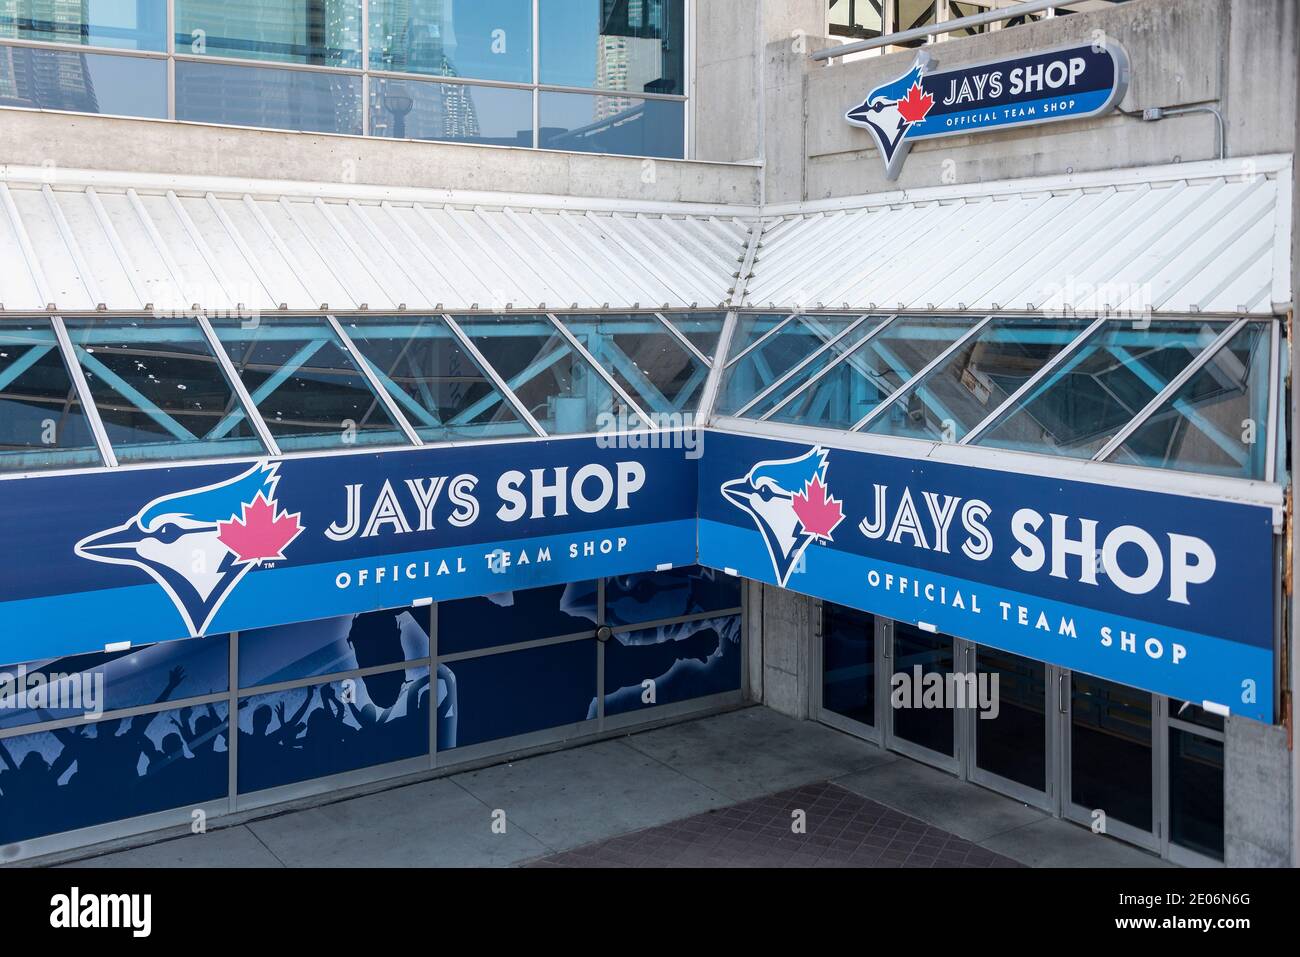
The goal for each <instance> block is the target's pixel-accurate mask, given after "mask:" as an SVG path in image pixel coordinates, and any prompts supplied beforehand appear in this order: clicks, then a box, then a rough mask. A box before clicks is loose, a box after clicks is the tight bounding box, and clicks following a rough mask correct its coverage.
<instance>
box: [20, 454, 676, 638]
mask: <svg viewBox="0 0 1300 957" xmlns="http://www.w3.org/2000/svg"><path fill="white" fill-rule="evenodd" d="M605 445H606V444H602V443H601V442H600V441H598V440H597V439H556V440H551V441H542V442H526V443H502V444H500V445H481V446H469V447H463V448H436V449H420V450H412V451H404V452H386V453H379V454H352V455H335V456H326V457H318V458H317V457H313V458H301V459H290V460H288V461H283V462H242V463H231V464H227V465H205V466H193V467H185V468H152V469H138V470H137V469H123V470H111V471H105V472H98V473H92V474H81V475H67V476H49V477H37V478H28V479H21V480H14V481H9V482H5V483H0V485H2V486H3V493H4V496H5V514H6V520H5V523H4V527H3V530H0V660H3V661H4V662H20V661H28V660H33V659H37V658H45V657H51V656H56V655H66V654H76V653H80V652H88V651H99V650H102V649H103V646H104V645H105V644H110V643H114V642H119V641H131V642H133V643H135V644H143V643H146V642H154V641H162V640H169V639H175V638H186V637H190V636H197V635H203V634H216V633H221V632H229V631H235V630H241V629H249V628H257V627H266V626H272V625H279V624H286V623H289V622H295V621H312V620H316V619H320V618H328V617H332V616H338V615H346V614H352V613H357V612H364V611H372V610H376V609H381V608H396V607H404V606H407V605H410V604H412V603H413V602H416V601H418V600H420V599H423V598H434V599H436V600H443V599H450V598H463V597H468V596H472V595H489V594H496V593H498V592H506V591H513V590H516V589H526V588H532V587H536V586H540V585H549V584H557V583H567V582H573V581H583V580H588V579H595V578H600V577H604V576H609V575H620V574H630V573H633V572H643V571H648V570H653V569H654V568H655V567H656V566H658V565H661V564H664V563H670V564H672V565H674V566H683V565H693V564H694V563H695V495H696V479H695V468H696V464H697V463H696V461H694V460H693V459H690V458H688V457H687V456H686V455H684V454H683V452H682V451H681V449H669V448H666V447H664V448H653V449H619V448H610V447H605Z"/></svg>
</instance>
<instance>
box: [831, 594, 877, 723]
mask: <svg viewBox="0 0 1300 957" xmlns="http://www.w3.org/2000/svg"><path fill="white" fill-rule="evenodd" d="M821 615H822V618H821V624H822V627H821V640H820V641H819V642H816V643H815V645H814V647H816V648H817V649H818V650H819V651H820V654H821V668H820V673H821V676H822V677H821V686H820V693H821V699H820V707H819V718H820V719H821V720H822V721H823V722H825V723H826V724H829V725H831V726H832V727H836V728H839V729H840V730H842V731H848V732H849V733H850V734H856V735H858V736H859V737H863V738H867V739H868V740H871V741H878V740H879V739H880V733H879V731H878V730H877V729H878V728H879V722H878V720H877V718H876V703H877V701H878V700H879V695H878V694H877V688H876V685H877V680H878V679H877V675H878V674H879V669H878V668H877V667H876V655H877V653H878V649H879V647H880V640H879V638H878V631H880V630H882V629H883V622H881V621H880V620H879V619H877V618H876V617H875V616H874V615H871V614H868V613H867V612H864V611H857V610H856V609H853V608H846V607H844V606H843V605H835V604H832V603H831V602H825V603H823V605H822V610H821Z"/></svg>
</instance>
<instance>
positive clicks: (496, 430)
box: [345, 316, 533, 442]
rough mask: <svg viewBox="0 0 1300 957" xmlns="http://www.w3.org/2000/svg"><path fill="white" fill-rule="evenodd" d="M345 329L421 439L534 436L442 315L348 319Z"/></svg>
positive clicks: (441, 440)
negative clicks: (409, 318) (440, 316)
mask: <svg viewBox="0 0 1300 957" xmlns="http://www.w3.org/2000/svg"><path fill="white" fill-rule="evenodd" d="M345 331H346V332H347V334H348V337H349V338H350V339H351V340H352V341H353V342H354V343H355V344H356V347H357V349H358V350H359V351H360V352H361V354H362V355H363V356H364V357H365V359H366V361H367V362H368V363H369V364H370V369H371V371H372V372H373V373H374V374H375V377H376V378H377V379H378V380H379V381H380V382H381V383H382V384H383V386H384V388H386V389H387V390H388V393H389V394H390V395H391V396H392V397H393V398H394V400H396V402H397V404H398V405H399V406H401V408H402V412H403V414H404V415H405V416H406V418H407V421H409V422H410V423H411V424H412V426H413V427H414V428H415V430H416V432H418V433H419V434H420V438H422V439H424V440H425V441H426V442H446V441H450V440H452V439H458V438H472V439H485V438H505V437H508V436H516V435H532V434H533V431H532V429H530V428H529V427H528V424H527V423H526V422H524V421H523V419H522V418H520V416H519V413H518V412H516V411H515V408H514V406H513V405H511V404H510V403H509V402H507V401H506V399H505V397H504V396H503V395H502V394H501V391H500V390H499V389H498V388H497V387H496V385H494V384H493V382H492V380H491V379H490V378H488V376H487V374H486V373H485V372H484V371H483V369H482V367H480V366H479V364H478V362H476V361H475V360H474V358H473V357H472V356H470V355H469V354H468V353H467V352H465V350H464V349H462V348H461V345H460V341H459V340H458V339H456V337H455V336H454V335H453V334H452V331H451V329H450V328H448V326H447V324H446V323H445V322H444V321H443V320H442V319H441V318H439V317H433V316H427V317H424V318H421V319H414V320H410V321H382V322H380V321H373V322H372V321H366V320H348V321H347V323H346V326H345Z"/></svg>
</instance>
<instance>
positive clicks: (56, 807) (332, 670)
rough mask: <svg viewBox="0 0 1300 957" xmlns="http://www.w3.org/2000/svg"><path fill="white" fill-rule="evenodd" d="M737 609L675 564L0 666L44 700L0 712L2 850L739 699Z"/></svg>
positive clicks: (734, 595)
mask: <svg viewBox="0 0 1300 957" xmlns="http://www.w3.org/2000/svg"><path fill="white" fill-rule="evenodd" d="M602 596H603V600H602ZM740 604H741V590H740V583H739V581H738V580H737V579H735V578H731V577H728V576H724V575H722V574H721V573H718V572H713V571H709V570H707V569H702V568H683V569H674V570H672V571H669V572H648V573H645V574H641V575H631V576H623V577H620V578H617V579H608V580H606V581H603V582H601V581H590V582H578V583H574V584H570V585H561V586H556V587H550V588H540V589H533V590H531V591H515V592H504V593H500V594H497V595H492V596H490V597H486V598H475V599H466V600H463V601H457V602H444V603H441V604H440V605H438V606H435V607H427V606H426V607H423V608H397V609H390V610H383V611H376V612H371V613H367V614H362V615H349V616H345V617H342V618H331V619H326V620H322V621H314V622H302V623H299V624H294V625H286V626H281V627H277V628H267V629H261V630H258V631H251V632H246V633H243V634H239V635H237V636H226V635H218V636H214V637H210V638H198V639H190V640H186V641H169V642H163V643H161V644H155V645H147V646H143V647H139V648H132V649H128V650H125V651H106V652H103V653H97V654H91V655H78V656H74V657H68V658H61V659H52V660H47V661H38V662H29V663H26V664H25V665H18V664H14V665H8V666H3V667H0V674H3V675H4V676H6V680H10V681H11V682H12V680H13V679H14V678H15V677H16V676H17V675H18V674H19V673H20V669H22V671H21V673H22V674H23V675H25V676H26V678H27V680H28V682H29V685H32V684H34V683H35V681H37V680H39V681H41V682H42V687H43V688H44V689H45V690H43V691H42V692H41V694H42V695H43V696H44V697H42V698H41V699H40V702H39V705H38V704H36V702H35V699H33V701H32V704H33V706H32V707H27V708H21V709H19V708H5V709H0V846H4V845H10V844H15V843H18V842H23V841H29V840H32V839H35V838H41V837H44V836H48V835H53V834H57V833H60V832H65V831H73V830H77V829H80V828H86V827H92V826H95V825H103V824H113V823H115V822H124V821H129V819H132V818H139V817H142V816H144V815H149V814H154V813H156V812H162V811H177V812H179V814H180V815H181V816H183V817H184V818H185V819H186V820H188V819H189V814H190V811H191V809H193V808H197V807H200V806H203V807H206V808H207V810H208V813H209V814H213V813H224V812H225V811H227V810H229V808H230V803H229V802H230V799H231V797H232V795H234V796H235V801H236V807H240V806H249V805H256V804H257V803H259V802H261V803H265V802H267V801H276V800H285V799H286V798H288V797H289V796H291V794H292V793H293V792H290V791H286V790H284V789H286V788H292V787H294V786H296V785H301V784H306V783H307V782H313V781H319V780H320V779H322V778H330V777H334V776H337V775H340V774H346V773H353V774H355V773H358V772H366V773H368V774H369V775H370V776H371V777H383V776H389V775H396V774H403V773H410V772H412V771H416V770H421V769H429V768H431V767H433V766H435V765H436V764H443V763H449V764H450V763H455V762H456V761H458V760H462V759H464V760H471V759H473V758H475V757H479V756H482V755H484V754H490V753H508V752H509V751H511V750H512V749H518V748H521V747H527V746H528V745H529V744H530V743H533V742H535V741H536V740H537V737H536V736H537V735H539V734H551V735H553V736H554V735H558V734H559V733H561V729H567V730H568V731H570V732H573V733H585V734H590V733H595V732H597V731H599V730H601V729H603V728H604V727H605V720H606V718H607V717H608V718H609V719H618V721H619V722H620V724H627V723H628V722H632V723H635V721H636V718H635V715H636V714H638V713H640V712H645V717H646V720H653V719H654V718H656V717H657V716H658V717H662V715H663V712H662V710H660V709H661V708H662V706H664V705H668V704H677V705H681V704H682V703H688V702H691V701H696V702H699V706H700V707H707V706H708V705H709V704H710V702H711V701H716V700H718V699H717V698H716V696H718V695H725V694H733V695H736V694H738V693H739V691H740V688H741V673H742V672H741V645H740V636H741V631H742V629H741V616H740ZM602 621H608V622H610V623H611V624H612V625H614V626H615V627H614V629H613V630H614V636H613V637H612V638H611V639H610V640H609V641H608V642H601V641H599V640H597V635H596V630H595V629H596V627H597V625H598V623H600V622H602ZM487 625H490V629H489V628H487V627H485V626H487ZM489 634H490V636H491V640H488V641H485V640H484V639H485V638H487V637H488V636H489ZM521 646H522V647H521ZM232 666H233V667H234V671H233V672H232ZM539 675H540V676H544V680H542V681H540V682H539V680H538V676H539ZM35 676H39V678H36V677H35ZM647 682H650V683H652V684H653V686H654V687H655V694H654V695H652V696H647V695H646V692H645V685H646V683H647ZM83 690H84V691H86V694H85V695H82V691H83ZM74 692H75V694H74ZM61 705H68V706H67V707H64V706H61ZM125 709H143V710H142V711H141V713H134V712H132V711H127V710H125ZM87 711H93V712H95V713H96V714H99V715H100V716H99V719H98V720H95V721H93V722H91V721H87V720H86V719H85V717H84V715H85V714H86V713H87ZM232 714H234V715H236V717H235V719H234V723H233V727H235V728H237V733H238V735H239V738H238V748H236V749H232V748H231V740H230V736H231V734H232V733H234V732H232V730H231V729H232V721H231V715H232ZM524 735H531V736H533V737H530V738H523V737H522V736H524ZM232 752H233V753H232ZM368 769H370V770H368ZM311 787H313V788H315V789H319V787H320V785H319V784H316V785H311ZM276 789H280V790H276ZM155 826H156V825H155ZM121 827H122V829H124V830H142V829H144V828H145V827H147V825H146V824H144V823H127V824H124V825H122V826H121ZM7 850H12V849H11V848H7Z"/></svg>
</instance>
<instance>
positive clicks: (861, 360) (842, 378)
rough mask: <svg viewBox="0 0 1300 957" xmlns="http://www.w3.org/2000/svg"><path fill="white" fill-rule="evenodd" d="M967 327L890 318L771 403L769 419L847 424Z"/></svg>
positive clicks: (920, 318)
mask: <svg viewBox="0 0 1300 957" xmlns="http://www.w3.org/2000/svg"><path fill="white" fill-rule="evenodd" d="M969 329H970V322H969V320H965V319H949V318H941V317H929V316H911V317H907V318H903V319H895V320H893V321H892V322H890V323H889V324H888V325H887V326H885V327H884V329H882V330H880V331H879V332H877V333H875V334H874V335H873V336H872V337H871V338H870V339H867V340H866V341H865V342H863V343H862V344H861V345H860V346H858V348H856V349H854V350H853V351H852V352H850V353H849V354H848V357H847V358H845V359H844V360H843V361H842V362H839V363H837V364H835V365H828V366H827V367H826V368H825V369H823V370H821V371H820V372H819V373H818V374H817V375H815V376H813V377H812V378H810V379H809V380H808V385H807V387H806V388H804V389H803V390H802V391H799V392H795V393H792V394H791V396H790V397H789V401H788V402H784V404H780V405H777V406H775V407H774V408H773V410H772V412H771V413H770V415H769V418H770V419H771V420H773V421H777V422H796V423H800V424H804V425H817V426H821V427H824V428H840V429H851V428H853V426H855V425H856V424H857V423H858V422H860V421H861V420H862V418H863V417H864V416H865V415H866V414H867V413H868V412H870V411H871V410H872V409H874V408H875V407H876V406H877V405H879V404H880V402H881V401H882V400H883V399H885V398H886V397H887V396H889V395H892V394H893V393H894V392H895V391H896V390H897V389H898V388H899V387H901V386H902V385H903V383H904V382H906V381H907V380H908V379H910V378H912V376H914V375H916V373H917V372H919V371H920V370H921V369H922V368H924V367H925V366H926V365H927V364H928V363H929V362H930V361H931V360H932V359H934V358H935V357H936V356H937V355H939V353H941V352H942V351H943V350H944V349H946V348H948V346H950V345H952V343H953V342H954V341H956V340H957V339H958V338H959V337H961V336H962V335H964V334H965V333H966V332H967V331H969ZM783 332H784V330H782V332H781V333H777V336H780V335H781V334H782V333H783ZM774 338H776V337H774ZM783 401H784V400H783Z"/></svg>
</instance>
